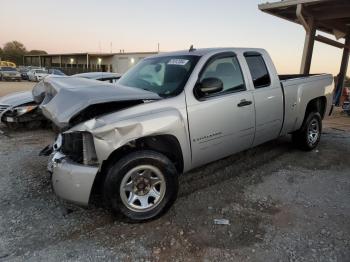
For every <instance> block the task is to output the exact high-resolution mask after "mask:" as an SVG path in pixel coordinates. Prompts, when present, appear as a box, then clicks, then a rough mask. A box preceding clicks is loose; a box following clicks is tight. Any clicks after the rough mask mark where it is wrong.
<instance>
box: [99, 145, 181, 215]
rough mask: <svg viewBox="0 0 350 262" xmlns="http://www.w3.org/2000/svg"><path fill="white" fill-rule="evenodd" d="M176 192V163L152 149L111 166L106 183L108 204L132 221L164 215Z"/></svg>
mask: <svg viewBox="0 0 350 262" xmlns="http://www.w3.org/2000/svg"><path fill="white" fill-rule="evenodd" d="M152 180H153V182H152ZM152 184H153V185H152ZM123 188H124V189H123ZM155 192H156V193H155ZM177 192H178V172H177V170H176V168H175V166H174V164H173V163H172V162H171V161H170V160H169V159H168V158H167V157H166V156H164V155H163V154H160V153H158V152H155V151H151V150H142V151H136V152H132V153H130V154H129V155H127V156H125V157H124V158H122V159H120V160H119V161H118V162H116V163H115V164H113V165H111V166H110V168H109V170H108V171H107V176H106V179H105V181H104V184H103V195H104V199H105V201H106V202H107V204H108V205H109V206H110V207H111V208H112V210H113V211H114V212H121V213H122V214H123V215H124V216H125V217H126V218H128V219H129V220H131V221H132V222H144V221H147V220H150V219H154V218H157V217H159V216H161V215H162V214H164V213H165V212H166V211H167V210H168V209H169V208H170V207H171V205H172V204H173V203H174V201H175V200H176V198H177ZM141 201H142V202H141ZM152 202H153V203H152Z"/></svg>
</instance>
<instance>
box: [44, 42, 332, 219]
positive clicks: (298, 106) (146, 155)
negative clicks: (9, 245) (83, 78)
mask: <svg viewBox="0 0 350 262" xmlns="http://www.w3.org/2000/svg"><path fill="white" fill-rule="evenodd" d="M44 81H45V80H44ZM69 81H71V80H69V79H65V78H59V79H56V80H55V78H50V79H48V80H47V81H46V82H45V86H46V88H47V97H45V99H44V102H43V104H42V105H41V109H42V111H43V114H44V115H45V116H46V117H48V118H49V119H51V120H52V121H54V122H55V124H56V125H57V126H59V127H60V128H61V129H62V130H64V131H62V133H61V134H60V135H59V136H58V137H57V140H56V142H55V144H54V145H53V152H52V154H51V157H50V162H49V165H48V168H49V170H50V171H51V172H52V183H53V187H54V190H55V192H56V194H57V195H58V196H60V197H61V198H63V199H66V200H69V201H72V202H75V203H78V204H83V205H87V204H88V203H89V198H90V196H91V192H92V190H93V189H97V188H98V189H99V190H101V191H102V193H103V195H104V199H105V201H106V202H107V203H108V204H109V205H110V206H111V208H112V209H113V210H114V211H119V212H122V213H123V214H124V215H125V216H126V217H127V218H129V219H131V220H136V221H142V220H147V219H151V218H155V217H157V216H159V215H161V214H162V213H164V212H165V211H166V210H167V209H168V208H169V207H170V206H171V204H172V203H173V202H174V200H175V199H176V196H177V191H178V175H179V174H182V173H185V172H187V171H189V170H191V169H193V168H195V167H199V166H202V165H204V164H207V163H209V162H212V161H215V160H218V159H220V158H224V157H226V156H228V155H231V154H234V153H237V152H240V151H242V150H246V149H249V148H252V147H254V146H257V145H259V144H262V143H264V142H267V141H269V140H273V139H276V138H278V137H279V136H283V135H287V134H292V140H293V143H295V145H297V146H298V147H299V148H301V149H303V150H312V149H313V148H315V147H316V146H317V144H318V143H319V141H320V137H321V129H322V119H323V118H324V117H326V116H328V115H329V114H331V110H332V102H331V101H332V92H333V77H332V75H329V74H319V75H277V72H276V69H275V67H274V65H273V63H272V61H271V58H270V57H269V55H268V53H267V52H266V51H265V50H263V49H252V48H215V49H198V50H195V49H190V50H187V51H180V52H172V53H164V54H160V55H156V56H153V57H150V58H147V59H144V60H143V61H141V62H139V63H138V64H137V65H136V66H134V67H133V68H132V69H131V70H129V71H128V72H127V73H126V74H125V75H124V76H123V77H122V78H121V79H120V80H119V82H118V88H113V90H112V89H111V88H110V87H109V86H108V84H102V83H101V85H104V88H105V89H103V88H98V89H97V88H90V89H89V88H81V90H80V89H79V86H80V87H83V86H84V83H83V82H82V83H78V82H77V81H78V80H75V82H69ZM69 85H76V86H77V87H75V88H72V90H70V89H69V88H61V87H62V86H65V87H67V86H69ZM101 87H102V86H101ZM234 175H235V174H232V176H234Z"/></svg>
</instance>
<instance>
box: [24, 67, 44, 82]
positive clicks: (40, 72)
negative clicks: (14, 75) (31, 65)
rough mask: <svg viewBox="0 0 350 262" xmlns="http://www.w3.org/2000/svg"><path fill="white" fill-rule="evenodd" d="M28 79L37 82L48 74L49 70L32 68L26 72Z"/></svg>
mask: <svg viewBox="0 0 350 262" xmlns="http://www.w3.org/2000/svg"><path fill="white" fill-rule="evenodd" d="M27 75H28V80H29V81H36V82H39V81H41V80H43V79H44V78H45V77H47V76H48V75H49V72H48V71H47V70H46V69H32V70H30V71H29V72H28V73H27Z"/></svg>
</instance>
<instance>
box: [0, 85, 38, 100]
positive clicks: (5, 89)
mask: <svg viewBox="0 0 350 262" xmlns="http://www.w3.org/2000/svg"><path fill="white" fill-rule="evenodd" d="M35 84H36V83H35V82H28V81H21V82H8V81H0V98H1V97H2V96H4V95H7V94H10V93H13V92H20V91H29V90H32V89H33V86H34V85H35Z"/></svg>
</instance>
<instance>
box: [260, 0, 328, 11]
mask: <svg viewBox="0 0 350 262" xmlns="http://www.w3.org/2000/svg"><path fill="white" fill-rule="evenodd" d="M327 1H329V0H289V1H281V2H276V3H265V4H260V5H258V7H259V9H260V10H261V11H263V10H265V9H271V8H280V7H288V6H293V5H298V4H310V3H322V2H327Z"/></svg>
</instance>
